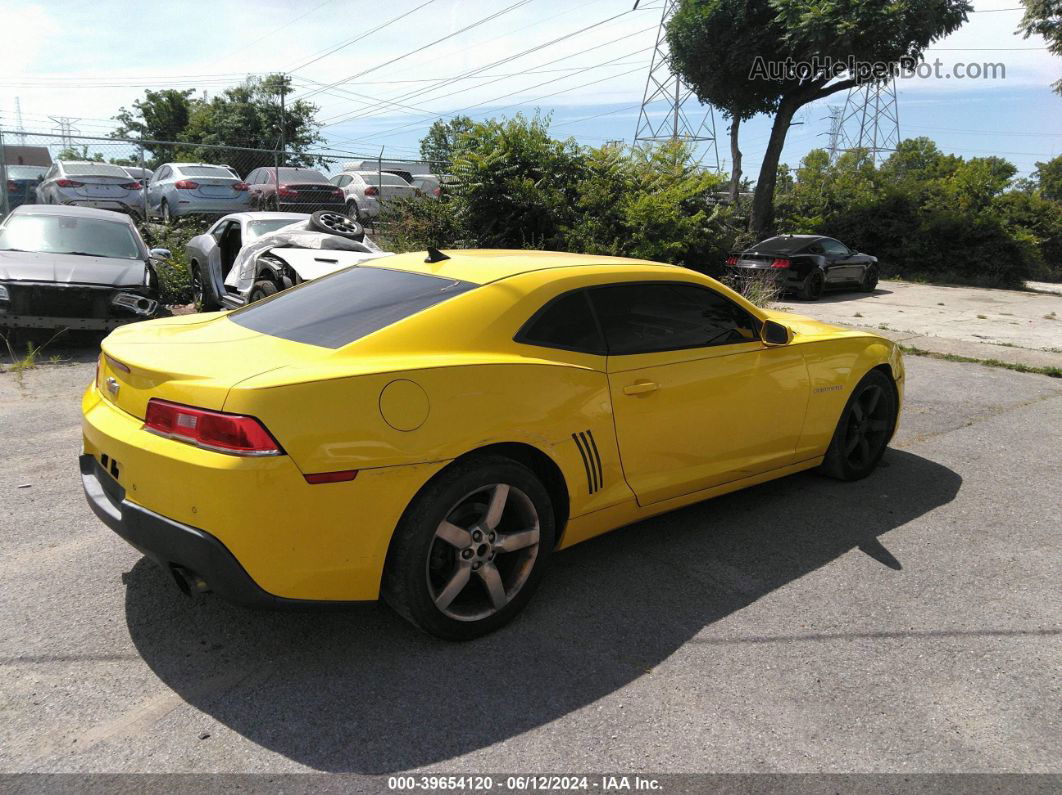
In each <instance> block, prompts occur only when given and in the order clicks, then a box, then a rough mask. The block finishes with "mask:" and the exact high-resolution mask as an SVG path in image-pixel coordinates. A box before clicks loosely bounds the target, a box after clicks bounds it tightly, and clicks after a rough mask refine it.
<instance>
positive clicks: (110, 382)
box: [107, 378, 121, 397]
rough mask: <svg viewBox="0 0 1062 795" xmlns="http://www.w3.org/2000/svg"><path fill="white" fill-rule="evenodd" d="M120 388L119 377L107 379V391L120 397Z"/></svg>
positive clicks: (113, 395)
mask: <svg viewBox="0 0 1062 795" xmlns="http://www.w3.org/2000/svg"><path fill="white" fill-rule="evenodd" d="M119 389H121V386H120V385H119V384H118V379H116V378H108V379H107V391H108V392H110V393H111V396H112V397H118V390H119Z"/></svg>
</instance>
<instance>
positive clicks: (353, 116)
mask: <svg viewBox="0 0 1062 795" xmlns="http://www.w3.org/2000/svg"><path fill="white" fill-rule="evenodd" d="M629 13H630V12H629V11H625V12H623V13H621V14H617V15H615V16H613V17H609V18H608V19H605V20H602V21H601V22H597V23H594V24H593V25H588V26H586V27H584V28H580V29H579V30H577V31H573V32H572V33H568V34H565V35H564V36H559V37H557V38H555V39H552V40H551V41H548V42H545V43H543V44H539V45H535V46H534V47H529V48H528V49H526V50H523V51H522V52H518V53H515V54H513V55H510V56H507V57H505V58H502V59H500V60H498V61H494V62H493V63H489V64H485V65H483V66H479V67H475V68H473V69H469V70H466V71H465V72H463V73H462V74H460V75H457V76H455V77H453V78H451V79H448V80H446V81H445V82H441V83H440V84H439V85H437V86H429V87H426V88H422V89H419V90H415V91H410V92H407V93H405V94H402V95H400V96H399V97H397V98H396V99H398V100H403V99H411V98H413V97H416V96H422V95H423V94H425V93H430V92H434V91H436V90H438V89H442V88H445V87H446V86H447V85H452V84H454V83H457V82H460V81H462V80H465V79H468V78H470V77H474V76H475V75H476V74H477V73H479V72H483V71H486V70H488V69H493V68H494V67H496V66H501V65H503V64H506V63H510V62H512V61H515V60H517V59H519V58H522V57H524V56H525V55H531V54H533V53H535V52H539V51H541V50H543V49H546V48H547V47H552V46H553V45H555V44H559V43H560V42H562V41H566V40H568V39H571V38H573V37H574V36H577V35H580V34H582V33H585V32H586V31H588V30H591V29H593V28H597V27H600V26H601V25H604V24H605V23H607V22H611V21H613V20H615V19H617V18H618V17H621V16H624V15H626V14H629ZM655 27H656V26H655V25H653V26H650V27H648V28H644V29H643V30H638V31H635V32H634V33H629V34H626V35H624V36H619V37H618V38H615V39H611V40H610V41H606V42H603V43H602V44H598V45H595V46H594V47H590V48H589V49H585V50H581V51H580V52H577V53H571V54H569V55H565V56H562V57H560V58H555V59H553V60H552V61H546V62H545V63H543V64H539V66H552V65H553V64H557V63H560V62H561V61H566V60H569V59H571V58H575V57H578V56H581V55H585V54H586V53H588V52H593V51H594V50H598V49H600V48H602V47H605V46H608V45H610V44H615V43H616V42H618V41H623V40H624V39H628V38H631V37H632V36H636V35H639V34H641V33H645V32H646V31H649V30H653V29H654V28H655ZM629 54H630V53H627V55H629ZM491 82H497V80H492V81H491ZM486 85H490V83H480V84H478V85H476V86H470V87H468V88H463V89H458V90H457V91H451V92H449V93H447V94H442V95H437V96H433V97H430V99H432V100H439V99H445V98H446V97H450V96H454V95H456V94H461V93H465V92H467V91H471V90H474V89H478V88H483V87H484V86H486ZM372 110H373V109H372V108H368V109H362V110H360V111H355V112H354V113H351V114H339V115H337V116H332V117H329V118H326V119H324V124H325V125H326V126H329V125H333V124H339V123H341V122H343V121H351V120H353V119H358V118H364V117H365V116H369V115H371V113H372ZM426 113H427V111H426ZM430 115H435V113H434V112H432V113H430ZM341 116H345V118H340V117H341Z"/></svg>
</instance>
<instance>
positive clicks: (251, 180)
mask: <svg viewBox="0 0 1062 795" xmlns="http://www.w3.org/2000/svg"><path fill="white" fill-rule="evenodd" d="M244 181H245V182H246V183H247V184H248V185H254V184H255V183H257V182H258V169H257V168H256V169H255V170H254V171H252V172H251V173H250V174H248V175H247V179H246V180H244Z"/></svg>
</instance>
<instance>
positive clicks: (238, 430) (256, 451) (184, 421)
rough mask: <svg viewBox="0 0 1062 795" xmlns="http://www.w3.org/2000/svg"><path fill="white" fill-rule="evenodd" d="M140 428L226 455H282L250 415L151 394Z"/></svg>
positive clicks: (275, 442)
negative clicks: (197, 405)
mask: <svg viewBox="0 0 1062 795" xmlns="http://www.w3.org/2000/svg"><path fill="white" fill-rule="evenodd" d="M144 430H147V431H151V432H152V433H155V434H158V435H159V436H165V437H166V438H167V439H175V440H177V441H179V442H187V443H188V444H194V445H195V446H196V447H202V448H203V449H204V450H213V451H215V452H218V453H229V454H230V455H246V456H264V455H282V454H283V451H282V450H281V449H280V445H279V444H278V443H277V440H276V439H274V438H273V436H272V434H270V433H269V431H267V430H266V427H265V426H264V425H263V424H262V423H261V422H259V421H258V420H257V419H255V418H254V417H245V416H244V415H242V414H225V413H223V412H220V411H207V410H206V409H196V408H192V407H191V406H182V405H181V404H180V403H170V402H169V401H168V400H159V399H158V398H152V399H151V400H149V401H148V406H147V414H146V415H145V417H144Z"/></svg>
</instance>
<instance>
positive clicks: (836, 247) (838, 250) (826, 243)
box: [822, 238, 848, 257]
mask: <svg viewBox="0 0 1062 795" xmlns="http://www.w3.org/2000/svg"><path fill="white" fill-rule="evenodd" d="M822 247H823V248H824V249H825V250H826V253H827V254H833V255H835V256H841V257H847V256H848V246H846V245H845V244H844V243H840V242H838V241H836V240H830V239H829V238H827V239H825V240H823V241H822Z"/></svg>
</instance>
